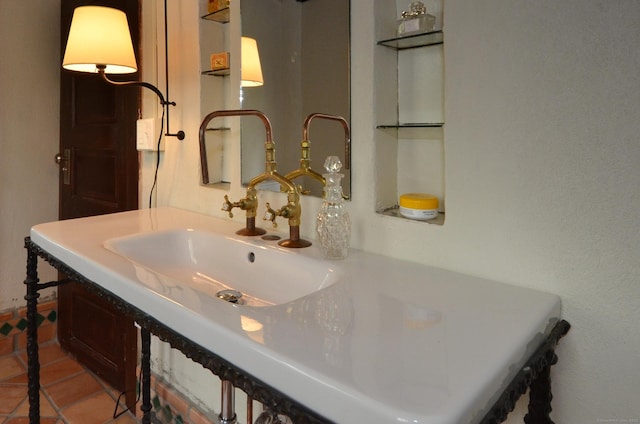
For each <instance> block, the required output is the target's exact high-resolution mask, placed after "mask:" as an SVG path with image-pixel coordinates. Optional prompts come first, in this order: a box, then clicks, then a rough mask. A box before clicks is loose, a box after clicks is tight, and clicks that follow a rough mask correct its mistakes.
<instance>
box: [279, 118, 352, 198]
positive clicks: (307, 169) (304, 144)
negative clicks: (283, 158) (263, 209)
mask: <svg viewBox="0 0 640 424" xmlns="http://www.w3.org/2000/svg"><path fill="white" fill-rule="evenodd" d="M316 118H319V119H328V120H332V121H337V122H339V123H340V124H341V125H342V127H343V128H344V157H345V158H344V159H345V160H344V161H345V169H350V167H351V130H350V129H349V123H348V122H347V120H346V119H344V118H343V117H342V116H337V115H329V114H326V113H312V114H310V115H309V116H307V119H305V121H304V126H303V130H302V141H301V142H300V147H301V155H300V168H298V169H296V170H294V171H291V172H289V173H288V174H287V175H285V177H286V178H287V179H289V180H291V181H293V180H295V179H296V178H298V177H302V176H305V175H306V176H309V177H311V178H313V179H315V180H317V181H319V182H320V183H321V184H322V186H323V187H324V186H325V185H326V181H325V179H324V177H323V176H322V175H321V174H320V173H318V172H316V171H314V170H313V169H311V140H309V127H310V125H311V121H313V120H314V119H316ZM299 191H301V190H299ZM306 193H308V192H304V193H302V194H306Z"/></svg>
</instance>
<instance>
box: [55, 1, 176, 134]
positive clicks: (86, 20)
mask: <svg viewBox="0 0 640 424" xmlns="http://www.w3.org/2000/svg"><path fill="white" fill-rule="evenodd" d="M164 16H165V18H164V23H165V27H164V37H165V55H167V50H168V48H167V47H166V41H167V1H166V0H165V2H164ZM167 62H168V58H167ZM62 67H63V68H64V69H68V70H71V71H78V72H91V73H98V74H99V75H100V76H101V77H102V79H103V80H104V81H106V82H108V83H109V84H112V85H118V86H140V87H145V88H148V89H149V90H151V91H153V92H154V93H156V95H157V96H158V97H159V98H160V104H162V108H163V109H162V111H163V114H165V113H166V120H167V132H166V133H165V136H171V137H177V138H178V140H184V137H185V134H184V131H178V132H177V133H175V134H171V133H170V131H169V106H175V105H176V103H175V102H171V101H168V100H165V98H164V96H163V94H162V92H160V90H159V89H158V88H157V87H155V86H154V85H151V84H149V83H147V82H141V81H126V82H119V81H112V80H110V79H109V78H108V77H107V75H106V74H130V73H133V72H136V71H137V70H138V65H137V63H136V58H135V55H134V52H133V43H132V42H131V34H130V33H129V24H128V22H127V15H126V14H125V13H124V12H123V11H121V10H118V9H112V8H109V7H103V6H80V7H77V8H76V9H75V10H74V12H73V19H72V20H71V28H70V30H69V38H68V39H67V47H66V50H65V53H64V59H63V61H62ZM166 78H167V90H166V91H167V96H168V92H169V82H168V81H169V66H168V64H167V66H166ZM165 107H166V112H165Z"/></svg>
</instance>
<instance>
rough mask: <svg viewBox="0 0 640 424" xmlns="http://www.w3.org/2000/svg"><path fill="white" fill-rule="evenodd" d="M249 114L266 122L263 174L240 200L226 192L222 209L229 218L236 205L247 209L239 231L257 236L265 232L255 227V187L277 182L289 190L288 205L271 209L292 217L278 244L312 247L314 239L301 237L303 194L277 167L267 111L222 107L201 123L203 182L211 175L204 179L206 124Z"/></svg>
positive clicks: (242, 233) (257, 177) (256, 202)
mask: <svg viewBox="0 0 640 424" xmlns="http://www.w3.org/2000/svg"><path fill="white" fill-rule="evenodd" d="M247 115H252V116H257V117H258V118H260V119H261V120H262V123H263V124H264V128H265V132H266V138H265V142H264V148H265V156H266V157H265V170H264V172H263V173H261V174H260V175H257V176H256V177H253V178H252V179H251V181H249V185H248V187H247V194H246V196H245V197H244V198H243V199H240V200H239V201H237V202H231V201H230V200H229V196H227V195H225V196H224V203H223V204H222V210H223V211H225V212H227V213H228V214H229V217H233V213H232V210H233V208H240V209H242V210H244V211H245V212H246V216H247V221H246V225H245V228H243V229H241V230H239V231H237V232H236V234H238V235H243V236H258V235H263V234H265V233H266V231H265V230H264V229H262V228H257V227H256V212H257V210H258V192H257V190H256V186H257V185H258V184H260V183H261V182H263V181H267V180H272V181H275V182H277V183H279V184H280V186H281V187H283V188H284V191H286V192H287V204H286V205H285V206H283V207H282V208H280V209H279V210H278V211H273V209H270V211H272V212H274V213H275V214H276V215H278V216H282V217H285V218H288V220H289V238H288V239H286V240H282V241H280V242H279V243H278V244H279V245H281V246H284V247H296V248H297V247H307V246H310V245H311V242H309V241H307V240H303V239H301V238H300V216H301V214H302V210H301V208H300V195H299V194H298V189H297V188H296V186H295V185H294V184H293V183H292V182H291V181H290V180H288V179H287V178H285V177H283V176H282V175H280V174H279V173H278V171H277V170H276V150H275V142H274V141H273V136H272V133H273V130H272V127H271V122H270V121H269V118H267V116H266V115H265V114H264V113H262V112H260V111H259V110H251V109H240V110H219V111H215V112H211V113H210V114H208V115H207V116H206V117H205V118H204V120H203V121H202V124H200V161H201V166H202V168H203V170H202V174H203V181H204V182H205V183H206V182H208V178H207V180H206V181H205V178H204V175H205V173H206V171H205V169H206V166H207V162H206V144H205V139H204V134H205V131H206V128H207V125H208V124H209V122H210V121H211V120H212V119H214V118H216V117H223V116H247ZM207 176H208V173H207ZM274 219H275V218H274Z"/></svg>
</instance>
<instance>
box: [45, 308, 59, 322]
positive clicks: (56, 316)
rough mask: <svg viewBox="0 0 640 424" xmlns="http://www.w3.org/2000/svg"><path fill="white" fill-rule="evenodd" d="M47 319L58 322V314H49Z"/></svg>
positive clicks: (52, 312)
mask: <svg viewBox="0 0 640 424" xmlns="http://www.w3.org/2000/svg"><path fill="white" fill-rule="evenodd" d="M47 319H48V320H49V321H51V322H56V319H58V313H57V312H56V311H55V310H53V311H51V312H49V315H47Z"/></svg>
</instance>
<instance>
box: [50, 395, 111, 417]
mask: <svg viewBox="0 0 640 424" xmlns="http://www.w3.org/2000/svg"><path fill="white" fill-rule="evenodd" d="M114 407H115V405H114V402H113V399H111V396H109V395H108V394H106V393H104V392H102V393H99V394H97V395H95V396H93V397H90V398H88V399H85V400H83V401H80V402H78V403H75V404H73V405H72V406H70V407H68V408H65V409H63V410H62V415H63V416H64V418H65V419H66V420H67V421H68V422H69V423H82V424H104V423H106V422H109V421H111V419H112V416H113V409H114Z"/></svg>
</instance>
